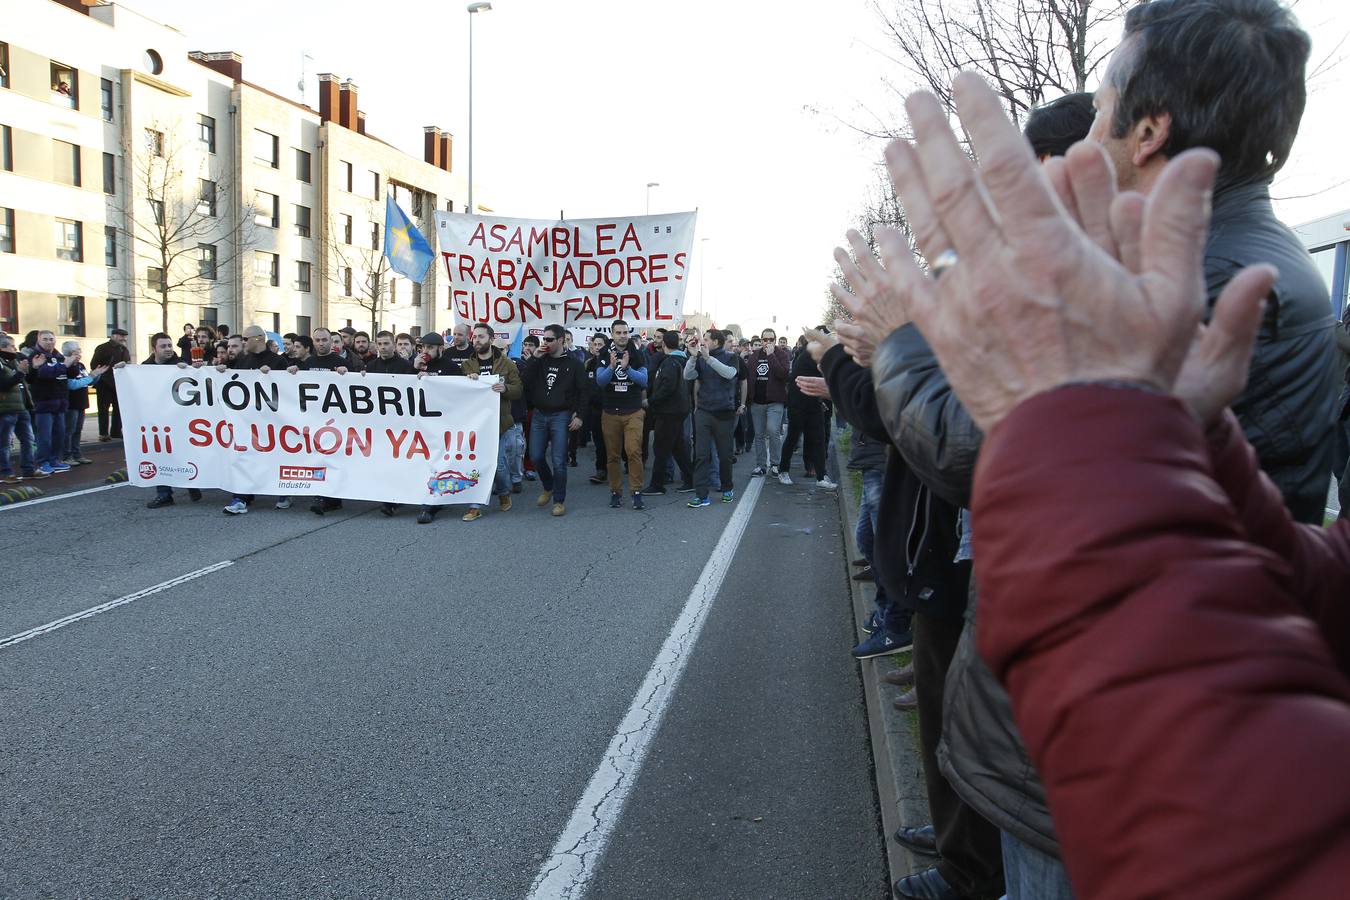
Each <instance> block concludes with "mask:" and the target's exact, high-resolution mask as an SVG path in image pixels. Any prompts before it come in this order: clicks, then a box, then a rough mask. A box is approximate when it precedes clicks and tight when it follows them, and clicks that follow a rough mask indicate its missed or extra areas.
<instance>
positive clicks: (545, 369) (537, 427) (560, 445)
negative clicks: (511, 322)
mask: <svg viewBox="0 0 1350 900" xmlns="http://www.w3.org/2000/svg"><path fill="white" fill-rule="evenodd" d="M565 334H566V329H564V328H563V327H562V326H561V325H549V326H548V327H546V328H545V329H544V336H543V338H541V341H542V345H543V347H544V349H545V351H546V352H545V354H544V355H543V356H541V357H539V358H537V359H536V360H535V363H534V365H532V366H531V367H530V370H529V373H528V377H529V380H528V381H526V382H525V396H526V399H527V400H528V401H529V404H530V406H531V408H532V409H533V410H534V415H533V416H531V418H530V459H531V460H533V461H534V470H535V471H536V472H538V473H539V483H540V484H541V485H542V486H543V488H544V490H543V491H542V492H541V493H540V494H539V501H538V503H539V506H541V507H542V506H548V505H549V504H550V503H552V504H553V515H555V516H563V515H566V514H567V435H568V433H569V432H572V431H576V430H577V429H578V428H580V427H581V409H582V406H583V404H584V403H585V402H586V395H587V390H586V372H585V370H584V369H583V368H582V366H581V363H579V362H577V359H576V357H575V356H572V355H571V354H570V353H568V352H567V350H566V348H565V346H564V344H563V336H564V335H565Z"/></svg>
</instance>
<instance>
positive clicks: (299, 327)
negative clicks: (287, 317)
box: [295, 316, 311, 335]
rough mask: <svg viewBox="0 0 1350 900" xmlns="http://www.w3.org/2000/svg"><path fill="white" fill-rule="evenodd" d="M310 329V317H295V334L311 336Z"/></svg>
mask: <svg viewBox="0 0 1350 900" xmlns="http://www.w3.org/2000/svg"><path fill="white" fill-rule="evenodd" d="M310 327H311V326H310V324H309V316H296V317H295V333H296V334H306V335H307V334H309V329H310Z"/></svg>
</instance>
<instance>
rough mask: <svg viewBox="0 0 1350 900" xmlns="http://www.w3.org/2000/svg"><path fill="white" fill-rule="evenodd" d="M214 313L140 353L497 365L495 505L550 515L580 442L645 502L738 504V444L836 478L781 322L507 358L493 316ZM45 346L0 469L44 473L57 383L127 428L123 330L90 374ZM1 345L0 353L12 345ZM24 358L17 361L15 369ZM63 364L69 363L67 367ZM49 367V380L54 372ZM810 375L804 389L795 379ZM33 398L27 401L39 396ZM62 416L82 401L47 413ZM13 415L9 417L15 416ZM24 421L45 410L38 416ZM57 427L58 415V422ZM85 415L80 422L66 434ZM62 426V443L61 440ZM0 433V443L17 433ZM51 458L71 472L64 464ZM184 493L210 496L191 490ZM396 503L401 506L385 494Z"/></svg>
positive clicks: (247, 365)
mask: <svg viewBox="0 0 1350 900" xmlns="http://www.w3.org/2000/svg"><path fill="white" fill-rule="evenodd" d="M221 329H222V331H224V332H226V333H227V336H226V337H225V339H224V340H219V339H218V337H219V334H220V332H218V331H216V330H215V329H212V328H208V327H206V326H200V327H196V328H194V327H193V326H191V325H186V326H184V329H183V335H182V337H180V338H179V339H178V341H177V342H175V341H174V340H173V338H172V337H170V336H169V335H167V334H164V333H160V334H156V335H154V336H153V337H152V338H151V348H150V354H149V356H148V357H147V358H145V359H144V360H143V361H142V362H141V363H140V364H141V365H161V366H180V367H202V366H212V367H215V368H217V369H219V370H220V371H222V372H224V371H229V370H231V369H249V370H254V371H257V372H259V373H261V374H264V375H276V376H279V377H281V376H284V374H295V373H298V372H300V371H302V370H303V371H314V370H326V371H332V372H335V373H337V374H338V375H344V376H345V375H349V374H350V375H359V374H361V373H386V374H394V375H410V376H416V377H419V378H426V377H444V376H450V377H468V378H480V377H484V376H492V377H493V382H494V383H493V386H492V390H493V391H495V392H497V393H498V394H499V395H500V401H499V402H500V407H501V409H500V418H499V434H500V440H499V443H498V458H497V464H496V470H495V474H494V478H493V494H494V496H495V497H496V505H497V508H498V509H500V510H501V511H506V510H509V509H511V507H512V502H513V501H512V495H513V494H519V493H521V492H522V490H523V485H524V483H525V482H527V481H537V482H539V484H540V486H541V488H542V490H541V491H540V493H539V495H538V497H537V498H536V503H537V505H538V506H540V507H547V508H548V509H549V511H550V512H551V513H552V515H554V516H562V515H565V514H566V510H567V505H566V504H567V498H568V470H569V469H571V468H575V467H577V466H578V465H579V462H578V454H579V452H580V451H583V450H585V449H586V448H587V447H591V448H593V450H592V455H593V459H594V474H592V475H590V478H589V480H590V483H591V484H593V485H606V486H608V488H609V491H610V495H609V505H610V506H611V507H613V508H616V509H617V508H623V507H625V506H627V505H629V504H630V503H631V505H632V507H633V508H634V509H643V508H644V501H643V497H644V496H651V495H659V494H665V493H667V491H669V490H675V491H679V492H683V493H690V494H693V496H692V497H691V498H690V500H689V503H688V505H689V506H690V507H692V508H701V507H706V506H711V505H712V502H713V498H714V497H716V498H717V499H719V500H720V502H722V503H724V504H730V503H733V502H734V501H735V497H736V489H735V484H734V474H733V469H732V466H733V464H734V463H735V462H736V460H737V458H738V457H739V456H740V455H741V454H747V453H752V452H753V453H754V454H755V459H756V465H755V468H754V470H753V473H752V477H771V478H774V479H776V480H777V481H779V482H780V483H782V484H784V485H791V484H792V483H793V482H792V478H791V476H790V474H789V471H790V470H791V468H792V459H793V457H794V455H795V454H796V451H797V448H798V446H800V447H801V451H802V463H803V468H802V472H801V474H802V475H803V476H804V477H805V478H806V479H807V480H808V481H809V482H810V483H811V484H813V485H814V486H815V487H816V488H818V489H825V490H833V489H834V488H835V487H836V482H835V480H833V479H831V477H830V472H831V470H832V469H833V467H834V466H833V463H832V459H833V456H832V454H830V453H828V452H827V448H828V446H829V442H830V441H831V439H832V431H831V429H830V426H829V423H830V420H831V416H830V414H829V412H828V410H827V409H826V406H827V403H828V401H826V400H824V399H822V398H823V395H824V391H823V388H822V385H823V380H822V379H821V378H820V372H819V370H818V368H817V367H816V363H815V361H814V359H813V358H812V357H811V355H810V354H808V353H806V352H805V349H804V348H805V345H806V341H805V338H804V337H803V338H802V339H800V340H799V341H798V343H797V345H796V346H795V347H792V348H789V347H788V342H787V338H786V337H782V338H779V337H778V336H777V335H776V334H775V332H774V331H773V330H772V329H766V330H765V331H764V332H763V333H761V334H760V336H758V337H756V338H753V339H744V340H741V341H739V342H737V341H736V340H735V339H734V338H733V336H732V335H731V334H730V333H729V332H725V331H721V330H718V329H715V328H712V329H708V330H707V331H706V332H703V333H698V332H693V331H690V332H685V331H676V330H667V329H663V328H657V329H654V330H653V332H652V333H651V334H650V335H649V336H646V337H643V336H639V335H638V334H636V333H634V331H633V330H632V329H630V327H629V325H628V323H627V322H625V321H623V320H615V321H614V322H612V323H611V324H610V327H609V331H608V333H603V332H596V333H594V334H592V335H590V336H589V338H588V339H587V342H586V343H587V346H586V347H584V348H582V347H575V346H573V335H572V332H570V331H568V330H567V329H564V328H563V327H562V326H560V325H549V326H547V327H545V328H544V329H542V333H541V334H530V335H527V336H525V337H524V339H523V340H522V341H521V342H520V343H519V347H520V352H519V355H518V356H516V357H512V356H511V355H510V353H509V351H508V345H507V343H506V341H505V340H504V339H503V338H500V337H499V336H497V335H496V334H495V333H494V331H493V329H492V328H491V327H490V326H488V325H486V324H477V325H474V326H472V327H470V326H468V325H464V324H459V325H456V326H454V327H453V328H451V329H447V331H446V333H445V334H444V335H441V334H437V333H434V332H433V333H430V334H426V335H421V336H418V337H416V338H414V337H413V336H411V335H408V334H393V333H391V332H388V331H381V332H378V333H377V334H376V335H375V338H374V340H373V341H372V340H371V338H370V336H369V335H368V334H366V333H365V332H361V331H357V330H355V329H353V328H350V327H348V328H343V329H340V330H337V331H332V330H329V329H327V328H317V329H314V330H313V332H312V333H311V334H308V335H299V334H286V335H282V336H280V338H281V343H280V345H278V344H277V342H276V341H275V340H273V339H269V337H268V335H267V333H266V332H265V331H264V330H263V329H262V328H261V327H259V326H256V325H254V326H249V327H247V328H245V329H244V330H243V332H242V333H240V334H233V335H229V334H228V329H227V328H225V326H221ZM30 338H31V339H32V340H33V341H34V346H35V347H36V348H37V349H36V351H35V352H36V354H37V356H36V358H35V359H33V360H31V361H30V360H28V359H26V358H24V359H20V360H19V361H18V362H17V363H16V368H15V372H16V377H15V378H14V379H13V384H12V385H9V386H8V387H7V388H6V389H4V392H3V393H0V403H7V402H11V401H12V403H11V405H13V406H14V407H15V413H14V418H13V422H12V423H10V425H9V426H8V427H9V430H10V431H13V432H16V433H17V434H18V435H19V440H20V444H21V445H22V447H23V448H24V453H23V455H22V457H21V460H20V471H19V472H17V473H15V472H14V471H13V469H12V468H10V467H9V459H10V457H9V454H8V453H7V452H5V455H3V456H0V464H4V468H0V475H4V476H5V477H6V479H7V480H20V479H22V478H25V477H43V475H44V474H45V473H47V470H46V469H45V468H42V467H41V466H44V465H45V463H46V455H45V450H44V448H45V447H46V444H45V443H44V442H43V441H44V440H46V438H44V437H42V436H43V435H46V434H48V430H47V424H48V423H47V416H48V414H47V413H46V412H45V409H46V407H44V406H42V405H41V404H44V403H46V402H48V401H47V396H48V394H49V393H51V392H54V391H62V392H68V393H69V394H70V395H71V401H70V402H71V403H72V404H77V402H78V405H80V406H81V410H82V409H83V408H84V407H87V406H88V398H87V396H83V395H82V396H81V397H80V398H79V400H78V401H77V400H76V396H75V395H76V394H77V393H78V392H83V394H84V395H87V393H88V390H89V387H90V385H93V387H94V389H95V391H96V395H97V398H98V414H99V435H100V440H112V439H116V438H119V437H121V427H122V422H121V415H120V409H119V405H118V402H117V394H116V384H117V373H118V370H120V369H121V368H122V367H124V366H126V365H130V364H133V363H132V361H131V358H130V354H129V351H128V349H127V347H126V335H125V333H121V332H116V333H114V334H113V336H112V337H111V338H110V339H109V341H108V342H107V343H106V344H103V345H100V346H99V347H98V348H97V349H96V350H95V353H94V357H95V368H94V369H93V371H92V372H86V371H85V370H84V369H83V367H82V366H81V365H80V363H79V359H78V348H76V350H75V352H73V353H72V351H71V347H72V345H71V344H67V346H66V347H65V348H63V350H64V355H63V353H62V352H58V351H56V350H55V349H54V348H53V347H52V346H51V343H52V340H53V338H52V335H51V332H35V333H34V334H33V335H31V336H30ZM3 346H4V345H3V343H2V342H0V353H3V352H4V351H3ZM20 368H22V371H19V369H20ZM67 369H68V370H69V371H68V372H67ZM48 370H51V371H52V372H54V373H58V370H59V373H58V374H54V375H52V376H51V377H48V376H47V375H46V374H45V373H46V372H47V371H48ZM802 385H805V388H806V389H805V390H803V389H802ZM34 398H35V399H36V400H37V405H36V406H34V404H33V402H32V400H33V399H34ZM51 415H52V418H53V419H61V418H62V417H63V416H65V415H71V416H73V415H74V413H73V412H72V413H64V412H58V413H53V414H51ZM8 421H9V420H0V422H8ZM30 422H38V423H40V424H39V425H38V427H37V428H36V429H33V428H31V427H28V425H29V423H30ZM53 427H55V426H53ZM82 427H83V411H80V413H79V421H72V422H71V424H70V431H69V434H71V435H74V436H75V445H74V450H73V451H72V452H73V453H74V454H75V455H76V457H77V458H78V457H79V456H80V454H79V450H78V435H79V433H80V430H81V428H82ZM33 431H36V433H37V435H38V436H39V440H38V441H37V442H36V444H35V446H36V447H37V450H36V452H35V453H34V454H32V455H33V457H34V460H35V461H36V465H37V466H38V467H37V468H35V466H34V465H30V464H29V463H30V460H29V454H28V449H29V448H30V446H34V442H33V440H32V439H31V437H30V433H31V432H33ZM61 433H63V432H60V431H58V432H57V435H58V436H57V437H56V438H53V440H56V441H60V440H62V438H60V437H59V435H60V434H61ZM0 437H3V438H6V439H5V440H4V441H0V445H2V446H0V452H4V451H7V450H8V448H9V440H8V436H7V435H0ZM56 471H64V469H57V470H56ZM188 495H189V497H190V498H191V499H192V500H194V501H196V500H200V499H201V498H202V496H203V495H202V492H201V491H200V490H198V489H195V488H194V489H189V490H188ZM256 502H257V498H256V497H255V496H253V495H251V494H244V493H239V494H234V495H232V496H231V497H230V499H229V502H228V503H227V504H226V505H225V506H224V512H225V513H227V514H229V515H243V514H245V513H247V512H248V511H249V510H250V509H251V508H253V507H254V506H255V504H256ZM173 503H174V490H173V489H172V488H170V487H167V486H160V487H157V488H156V489H155V496H154V498H152V499H151V500H150V501H149V502H148V503H147V505H148V506H149V507H150V508H152V509H155V508H160V507H165V506H170V505H172V504H173ZM274 505H275V507H276V508H278V509H288V508H289V507H290V505H291V498H289V497H284V496H283V497H278V498H275V500H274ZM341 506H342V501H341V500H340V499H337V498H331V497H320V498H317V499H315V500H314V501H313V503H312V505H311V506H310V509H311V510H312V511H313V512H314V513H316V514H318V515H323V514H325V513H327V512H329V511H331V510H334V509H338V508H341ZM442 508H443V507H441V506H433V505H424V506H422V507H421V508H420V509H419V510H418V515H417V521H418V522H419V523H423V524H427V523H430V522H431V521H433V520H434V519H435V517H436V515H437V513H438V512H439V511H440V510H441V509H442ZM380 510H381V512H383V513H384V514H385V515H388V516H393V515H395V514H396V512H397V506H396V505H395V504H393V503H382V504H380ZM483 514H484V508H483V507H482V506H480V505H476V504H474V505H470V506H469V508H468V509H467V511H465V512H464V513H463V519H464V520H465V521H474V520H476V519H478V518H481V517H482V516H483Z"/></svg>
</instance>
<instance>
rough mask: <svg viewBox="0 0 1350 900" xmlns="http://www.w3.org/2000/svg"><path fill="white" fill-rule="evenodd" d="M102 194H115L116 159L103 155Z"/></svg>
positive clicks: (110, 155) (108, 154)
mask: <svg viewBox="0 0 1350 900" xmlns="http://www.w3.org/2000/svg"><path fill="white" fill-rule="evenodd" d="M103 193H105V194H116V193H117V157H115V156H113V155H112V154H111V153H105V154H103Z"/></svg>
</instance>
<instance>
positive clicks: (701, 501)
mask: <svg viewBox="0 0 1350 900" xmlns="http://www.w3.org/2000/svg"><path fill="white" fill-rule="evenodd" d="M704 506H712V501H711V500H709V499H708V498H707V497H692V498H690V500H689V508H690V509H699V508H701V507H704Z"/></svg>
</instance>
